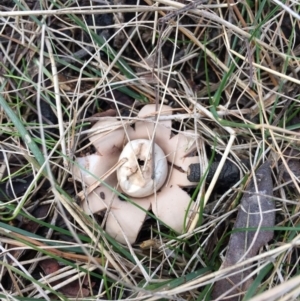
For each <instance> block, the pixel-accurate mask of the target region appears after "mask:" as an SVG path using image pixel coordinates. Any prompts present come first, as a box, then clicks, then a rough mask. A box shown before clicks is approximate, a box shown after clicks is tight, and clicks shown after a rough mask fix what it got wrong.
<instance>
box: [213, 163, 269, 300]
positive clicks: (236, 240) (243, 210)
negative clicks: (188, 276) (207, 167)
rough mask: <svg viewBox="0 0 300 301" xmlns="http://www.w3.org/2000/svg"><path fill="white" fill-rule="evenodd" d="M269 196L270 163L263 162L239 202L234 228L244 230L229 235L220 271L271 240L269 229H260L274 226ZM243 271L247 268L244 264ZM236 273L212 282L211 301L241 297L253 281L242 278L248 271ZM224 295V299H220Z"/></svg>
mask: <svg viewBox="0 0 300 301" xmlns="http://www.w3.org/2000/svg"><path fill="white" fill-rule="evenodd" d="M272 194H273V182H272V177H271V169H270V164H269V162H266V163H264V164H263V165H262V166H261V167H260V168H259V169H258V170H257V171H256V172H255V176H254V177H253V179H252V180H251V181H250V183H249V184H248V186H247V189H246V192H245V193H244V196H243V198H242V200H241V206H240V209H239V211H238V215H237V219H236V223H235V225H234V229H243V230H242V231H237V232H234V233H232V234H231V236H230V240H229V246H228V251H227V254H226V258H225V261H224V263H223V264H222V267H221V268H226V267H231V266H233V265H235V264H236V263H238V262H241V261H244V260H246V259H249V258H251V257H253V256H255V255H256V254H257V252H258V251H259V249H260V248H261V247H262V246H264V245H265V244H267V243H268V242H269V241H270V240H271V239H272V238H273V234H274V233H273V231H272V230H261V228H263V227H273V226H274V224H275V211H274V209H275V203H274V202H273V200H272V198H271V197H270V196H272ZM250 228H252V229H251V230H250V231H245V229H250ZM253 229H256V231H253ZM244 268H247V265H245V266H244ZM239 270H240V269H239ZM239 270H235V271H234V275H231V276H230V277H227V278H224V279H222V280H219V281H217V282H216V283H215V285H214V288H213V292H212V297H213V299H217V298H219V299H218V300H230V301H237V300H241V299H242V298H243V295H244V292H245V291H246V290H247V288H248V287H249V285H250V284H251V282H252V279H248V280H246V279H245V277H246V276H247V274H249V269H248V270H247V271H245V272H244V273H243V272H239ZM223 295H224V297H221V296H223ZM225 295H226V297H225ZM220 297H221V298H220Z"/></svg>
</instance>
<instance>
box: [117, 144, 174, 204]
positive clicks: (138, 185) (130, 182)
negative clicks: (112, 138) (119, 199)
mask: <svg viewBox="0 0 300 301" xmlns="http://www.w3.org/2000/svg"><path fill="white" fill-rule="evenodd" d="M152 151H153V148H152V142H151V141H150V140H147V139H137V140H132V141H130V142H128V143H127V144H126V146H125V147H124V149H123V151H122V153H121V155H120V158H119V160H121V159H124V158H125V159H127V160H126V162H125V163H124V164H123V165H122V166H121V167H120V168H119V169H118V170H117V177H118V180H119V184H120V187H121V189H122V191H123V192H124V193H126V194H127V195H129V196H132V197H137V198H142V197H146V196H149V195H151V194H153V193H154V192H155V191H157V190H158V189H160V188H161V187H162V185H163V184H164V182H165V181H166V178H167V175H168V162H167V159H166V156H165V154H164V152H163V150H162V149H161V148H160V147H159V146H158V145H157V144H154V164H153V154H152ZM153 167H154V172H153ZM153 175H154V178H153Z"/></svg>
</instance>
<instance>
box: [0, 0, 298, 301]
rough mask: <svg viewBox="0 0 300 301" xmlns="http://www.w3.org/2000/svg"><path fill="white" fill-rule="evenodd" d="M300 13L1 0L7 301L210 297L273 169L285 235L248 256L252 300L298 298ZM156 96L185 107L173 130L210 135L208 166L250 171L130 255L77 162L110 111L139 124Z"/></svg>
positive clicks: (150, 234) (222, 6)
mask: <svg viewBox="0 0 300 301" xmlns="http://www.w3.org/2000/svg"><path fill="white" fill-rule="evenodd" d="M299 9H300V7H299V5H298V3H297V1H286V2H285V3H283V2H279V1H277V0H272V1H267V0H258V1H252V0H249V1H239V2H238V1H236V2H235V1H233V0H228V1H223V2H222V1H202V2H200V1H198V2H197V3H196V4H193V5H189V3H188V2H186V3H185V2H184V3H181V2H176V1H172V0H158V1H155V2H153V1H151V0H145V1H143V2H142V1H137V2H136V1H133V0H128V1H118V0H115V1H114V2H113V3H112V2H106V1H83V0H82V1H81V0H77V1H75V0H68V1H59V0H53V1H47V0H41V1H25V0H14V1H11V0H4V1H2V2H1V3H0V22H1V23H0V66H1V69H0V70H1V73H0V80H1V90H0V121H1V128H0V149H1V152H0V180H1V182H0V184H1V186H0V188H1V191H2V192H1V194H0V196H1V203H0V205H1V207H0V208H1V209H0V214H1V217H0V218H1V222H0V232H1V236H0V242H1V244H0V248H1V259H0V262H1V266H0V275H1V277H0V279H1V283H0V291H1V292H0V296H1V300H32V299H34V300H58V299H60V300H69V299H70V300H71V299H76V300H96V299H97V300H102V299H105V300H106V299H107V300H122V299H130V300H211V297H210V294H211V290H212V284H213V283H214V281H215V280H216V279H222V278H226V275H227V274H228V272H230V268H229V269H226V270H219V268H220V266H221V263H222V259H223V258H224V256H225V253H226V247H227V245H228V239H229V236H230V233H231V230H232V227H233V224H234V221H235V217H236V212H237V210H238V204H239V201H240V198H241V196H242V193H243V191H244V190H245V185H246V183H247V180H248V179H249V178H251V177H252V176H253V173H254V170H255V168H256V167H257V166H259V165H260V164H261V163H262V162H264V161H265V160H269V161H270V162H271V163H272V172H273V183H274V190H273V191H274V201H275V202H276V225H274V227H272V229H273V230H274V231H275V235H274V238H273V240H272V241H271V242H270V243H269V244H268V245H266V246H265V247H264V248H262V249H261V250H260V253H259V254H258V255H257V256H255V257H254V258H251V259H250V260H248V261H249V262H250V263H251V270H249V271H248V272H249V275H250V274H251V277H252V278H253V279H254V281H253V282H252V284H251V286H250V287H249V289H248V291H247V293H246V295H245V296H244V299H243V300H252V301H253V300H266V299H268V300H270V301H273V300H295V298H296V297H297V296H298V295H299V293H300V289H299V282H300V279H299V263H298V246H299V243H300V240H299V234H298V227H299V224H298V221H299V192H300V189H299V185H298V182H299V179H298V178H299V163H298V160H299V159H298V156H299V155H298V144H299V135H300V134H299V131H298V128H299V127H300V122H299V120H300V119H299V110H300V107H299V104H298V102H299V84H300V80H299V75H300V74H299V70H300V65H299V53H300V52H299V49H300V48H299V42H300V27H299V24H300V17H299ZM156 102H157V103H167V104H169V105H171V106H172V107H173V108H174V115H173V116H172V118H173V123H174V127H176V128H177V129H181V130H185V129H192V130H193V131H195V133H197V135H199V137H201V141H202V142H201V144H200V145H199V153H200V155H201V158H202V161H203V162H202V163H201V168H202V170H203V171H204V170H206V169H207V168H208V166H209V165H210V164H211V162H212V161H214V160H219V161H221V162H220V169H221V167H222V165H223V164H224V163H225V161H226V159H230V160H231V161H232V162H234V163H235V164H236V165H237V166H239V169H240V173H241V177H240V181H238V182H237V183H236V184H235V185H234V186H233V187H225V188H226V189H225V188H224V187H220V185H218V181H217V180H218V172H219V171H218V170H217V172H216V174H215V176H214V177H213V179H212V181H211V182H210V183H205V181H201V183H200V184H199V187H198V190H196V191H194V190H193V191H189V192H190V193H191V195H192V194H194V204H195V206H194V208H195V209H194V210H195V215H194V217H193V219H192V220H191V221H190V223H189V224H188V227H187V229H186V233H183V234H181V235H178V234H176V233H172V232H171V231H169V229H167V228H164V227H160V228H158V227H157V222H158V221H157V220H155V219H153V217H151V216H149V218H147V220H146V221H145V224H144V227H143V229H142V231H141V234H140V237H139V238H138V241H137V242H136V244H134V245H133V246H131V245H126V246H123V245H120V244H118V243H117V242H116V241H114V240H113V239H112V238H110V237H109V236H107V235H106V233H105V232H104V231H103V229H102V226H101V223H102V222H103V219H104V218H105V217H103V216H94V217H89V216H86V215H85V214H84V213H83V212H82V210H81V208H80V202H78V198H77V196H78V194H79V193H80V192H81V191H83V192H84V189H85V187H84V186H83V185H82V183H78V182H76V181H75V180H74V179H73V178H72V172H71V170H72V169H71V166H72V164H73V163H74V156H80V155H84V154H87V153H92V152H93V151H94V149H93V147H92V146H91V145H90V144H89V143H88V140H87V134H89V133H90V130H89V129H90V126H91V125H92V124H93V123H94V122H95V121H96V120H97V119H98V118H99V116H100V117H103V116H105V114H106V115H110V114H112V115H117V116H119V118H120V119H121V120H128V119H129V120H131V121H133V122H134V120H135V116H136V114H137V112H138V111H139V109H140V108H141V107H142V105H143V104H144V103H156ZM160 120H161V119H160V118H157V122H160ZM245 161H247V162H249V166H248V167H249V168H246V167H245V165H244V164H243V162H245ZM20 183H21V184H20ZM22 184H24V185H23V186H22ZM20 185H21V186H20ZM9 187H14V190H12V189H10V188H9ZM7 189H8V190H9V192H8V190H7ZM18 189H19V190H18ZM7 195H8V196H7ZM240 266H242V265H241V264H240V263H239V264H238V265H237V266H235V267H232V269H231V270H233V269H234V268H236V267H240ZM226 273H227V274H226ZM220 300H222V299H220ZM224 300H225V299H224ZM235 300H237V299H235Z"/></svg>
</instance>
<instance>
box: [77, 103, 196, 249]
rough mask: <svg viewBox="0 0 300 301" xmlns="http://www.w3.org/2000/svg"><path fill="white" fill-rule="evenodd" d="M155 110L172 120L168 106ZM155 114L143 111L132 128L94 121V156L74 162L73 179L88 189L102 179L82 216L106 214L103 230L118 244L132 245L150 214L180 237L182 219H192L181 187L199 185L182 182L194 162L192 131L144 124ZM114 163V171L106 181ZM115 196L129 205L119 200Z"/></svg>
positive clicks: (114, 120)
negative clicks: (177, 130) (85, 214)
mask: <svg viewBox="0 0 300 301" xmlns="http://www.w3.org/2000/svg"><path fill="white" fill-rule="evenodd" d="M160 109H161V114H160V115H161V116H165V115H172V109H171V107H169V106H166V105H163V106H161V108H160ZM155 113H156V112H155V105H146V106H144V107H143V108H142V109H141V110H140V112H139V114H138V116H137V117H138V121H136V122H135V127H134V128H133V127H131V126H128V127H126V128H124V124H123V123H122V122H121V121H118V119H117V118H113V117H112V118H106V119H105V121H103V120H100V121H98V122H97V123H96V124H95V125H94V126H93V127H92V129H93V130H94V131H93V133H94V134H93V135H92V136H91V137H90V138H89V139H90V141H91V142H92V144H93V145H94V146H95V148H96V150H97V152H96V153H95V154H92V155H88V156H85V157H81V158H77V159H76V161H77V164H76V165H74V169H73V173H74V177H75V179H77V180H79V181H82V182H83V183H84V184H85V185H87V186H88V187H89V186H90V185H92V184H94V183H95V182H96V181H98V180H97V179H100V180H101V182H100V184H99V186H98V187H97V188H96V189H94V190H93V191H92V192H91V193H89V194H88V196H87V197H86V198H85V199H84V200H83V202H82V209H83V210H84V211H85V212H86V213H87V214H95V213H99V212H103V211H105V210H107V215H106V216H107V219H106V224H105V230H106V232H107V233H108V234H110V235H111V236H112V237H113V238H115V239H116V240H117V241H119V242H121V243H126V241H128V242H129V243H131V244H132V243H134V242H135V240H136V238H137V235H138V233H139V231H140V229H141V227H142V225H143V223H144V220H145V217H146V215H147V211H148V210H150V209H152V211H153V213H154V214H155V215H156V217H157V218H158V219H159V220H161V221H162V222H163V223H165V224H166V225H168V226H169V227H170V228H172V229H173V230H174V231H176V232H177V233H182V232H183V229H184V226H185V225H184V223H185V219H186V217H187V218H189V217H190V215H191V211H189V212H188V213H187V210H189V208H190V201H191V198H190V196H189V194H188V193H187V192H186V191H184V190H183V189H182V188H185V187H193V186H196V185H197V184H198V183H197V182H190V181H189V180H188V179H187V171H188V168H189V166H190V164H194V163H199V157H198V156H196V155H194V153H195V150H196V138H195V135H194V133H193V132H191V131H186V132H179V133H178V134H175V135H173V134H172V132H171V130H172V121H171V120H164V121H160V122H158V123H157V124H156V123H155V122H153V120H151V119H148V120H147V119H145V118H146V117H151V116H152V117H154V114H155ZM143 118H144V120H143ZM141 120H142V121H141ZM154 133H155V146H154V148H153V147H152V141H153V136H154ZM153 150H154V152H155V156H154V162H153V160H152V159H153V154H152V151H153ZM191 154H192V155H191ZM123 162H124V163H123ZM118 163H119V164H120V163H121V164H120V165H119V166H118V168H117V170H116V171H114V172H112V173H110V174H109V175H108V176H107V174H108V171H109V170H111V169H112V168H113V167H115V166H117V164H118ZM153 168H154V171H153ZM103 179H104V180H103ZM116 191H117V192H119V193H122V194H123V195H125V196H127V197H128V199H129V200H130V201H126V200H121V199H120V198H119V197H118V193H116Z"/></svg>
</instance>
